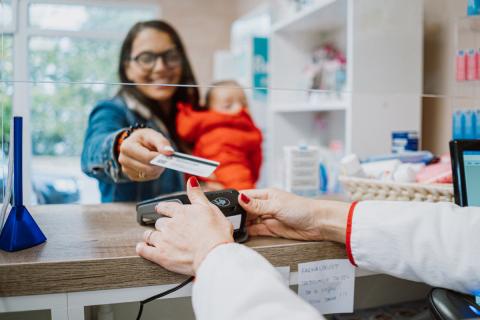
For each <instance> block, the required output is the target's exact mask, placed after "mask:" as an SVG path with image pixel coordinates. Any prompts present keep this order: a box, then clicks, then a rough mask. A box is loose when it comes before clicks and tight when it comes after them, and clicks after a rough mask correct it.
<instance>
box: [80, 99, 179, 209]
mask: <svg viewBox="0 0 480 320" xmlns="http://www.w3.org/2000/svg"><path fill="white" fill-rule="evenodd" d="M127 101H128V103H129V105H127ZM141 107H143V106H141ZM140 111H142V110H140ZM143 111H145V107H143ZM136 123H144V124H145V125H146V126H147V127H149V128H152V129H155V130H157V131H159V132H161V133H162V134H163V135H164V136H166V137H167V138H168V136H169V135H168V132H165V131H166V129H165V128H160V126H159V122H158V119H157V120H155V119H154V117H153V116H152V115H151V113H150V114H149V113H148V110H147V112H146V113H145V112H143V113H142V112H138V110H135V108H132V106H131V99H130V98H128V97H127V98H125V97H123V96H116V97H115V98H113V99H111V100H102V101H100V102H98V104H97V105H96V106H95V107H94V108H93V110H92V112H91V113H90V117H89V120H88V128H87V132H86V135H85V140H84V142H83V151H82V158H81V164H82V171H83V172H84V173H86V174H87V175H88V176H90V177H93V178H96V179H97V180H98V185H99V188H100V192H101V194H102V202H120V201H121V202H131V201H133V202H138V201H142V200H145V199H149V198H153V197H156V196H159V195H162V194H166V193H171V192H177V191H182V190H184V177H183V175H182V174H181V173H179V172H176V171H173V170H169V169H166V170H165V171H164V172H163V173H162V175H161V176H160V178H158V179H156V180H152V181H145V182H133V181H131V180H130V179H129V178H128V177H127V176H126V175H125V174H123V173H122V170H121V166H120V164H119V163H118V160H117V159H116V157H115V153H114V143H115V138H116V137H117V135H118V134H119V133H120V132H122V131H123V130H124V129H126V128H128V127H130V126H133V125H135V124H136ZM174 147H175V146H174Z"/></svg>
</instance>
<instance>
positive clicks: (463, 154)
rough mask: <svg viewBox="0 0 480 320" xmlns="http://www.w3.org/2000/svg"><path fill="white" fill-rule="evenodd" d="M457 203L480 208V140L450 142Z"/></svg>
mask: <svg viewBox="0 0 480 320" xmlns="http://www.w3.org/2000/svg"><path fill="white" fill-rule="evenodd" d="M450 156H451V159H452V172H453V184H454V191H455V203H456V204H458V205H460V206H463V207H466V206H476V207H480V140H453V141H450Z"/></svg>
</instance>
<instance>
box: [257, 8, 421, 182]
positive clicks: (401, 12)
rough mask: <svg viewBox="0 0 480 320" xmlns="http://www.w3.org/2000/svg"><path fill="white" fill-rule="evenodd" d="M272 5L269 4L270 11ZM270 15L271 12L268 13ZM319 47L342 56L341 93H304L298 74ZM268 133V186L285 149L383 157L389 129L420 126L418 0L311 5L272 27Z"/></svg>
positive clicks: (278, 173) (276, 179)
mask: <svg viewBox="0 0 480 320" xmlns="http://www.w3.org/2000/svg"><path fill="white" fill-rule="evenodd" d="M278 1H283V0H277V1H272V8H273V10H275V8H276V7H278V6H276V5H277V4H278ZM274 16H275V14H274ZM325 42H330V43H334V44H335V46H336V47H338V48H339V49H341V50H342V51H344V52H345V54H346V58H347V84H346V89H345V90H343V91H342V92H317V93H315V98H314V99H313V98H312V97H311V95H312V93H311V92H310V93H309V92H308V91H307V89H309V84H308V83H306V80H305V76H304V72H303V69H304V67H305V66H306V65H307V64H308V62H309V59H310V57H311V54H312V52H313V50H314V49H315V48H318V47H319V46H320V45H322V44H323V43H325ZM270 59H271V60H270V61H271V62H270V77H271V78H270V87H271V88H272V90H270V94H269V105H268V110H269V113H268V129H267V134H268V136H267V142H268V145H267V154H268V155H267V162H266V165H267V166H268V168H269V170H270V172H269V184H271V185H279V184H280V183H279V180H280V178H279V177H281V173H282V164H281V163H282V158H283V153H282V150H283V146H285V145H296V144H298V143H300V142H304V143H308V144H314V145H323V146H327V145H328V143H329V142H330V141H331V140H341V141H342V142H343V144H344V146H345V151H346V152H355V153H357V154H359V155H360V156H365V155H368V154H378V153H388V152H389V151H390V145H391V132H392V131H395V130H416V131H418V132H420V126H421V93H422V83H423V78H422V77H423V1H421V0H401V1H399V0H317V1H312V4H310V5H309V6H307V7H305V8H304V9H302V10H300V11H299V12H296V13H294V14H290V15H289V16H287V17H284V18H280V20H278V21H276V22H274V23H273V24H272V32H271V35H270Z"/></svg>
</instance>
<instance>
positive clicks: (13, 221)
mask: <svg viewBox="0 0 480 320" xmlns="http://www.w3.org/2000/svg"><path fill="white" fill-rule="evenodd" d="M22 121H23V119H22V117H14V118H13V140H14V141H13V155H14V157H13V162H14V166H13V177H14V180H13V200H14V205H13V208H12V210H11V211H10V213H9V215H8V218H7V221H6V222H5V225H4V226H3V229H2V233H1V234H0V248H1V249H3V250H5V251H10V252H12V251H18V250H22V249H27V248H30V247H33V246H36V245H37V244H40V243H43V242H45V241H46V240H47V238H46V237H45V235H44V234H43V232H42V230H40V228H39V227H38V225H37V223H36V222H35V220H33V218H32V216H31V215H30V212H28V210H27V208H25V206H24V205H23V189H22V131H23V128H22V127H23V125H22Z"/></svg>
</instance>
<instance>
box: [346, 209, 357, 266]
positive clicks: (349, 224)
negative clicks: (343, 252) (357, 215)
mask: <svg viewBox="0 0 480 320" xmlns="http://www.w3.org/2000/svg"><path fill="white" fill-rule="evenodd" d="M357 203H358V201H355V202H353V203H352V205H351V206H350V210H349V211H348V218H347V239H346V240H345V247H346V249H347V257H348V260H349V261H350V263H351V264H353V265H354V266H355V267H358V266H357V264H356V263H355V260H354V259H353V255H352V247H351V246H350V239H351V236H352V218H353V212H354V211H355V206H356V205H357Z"/></svg>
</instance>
